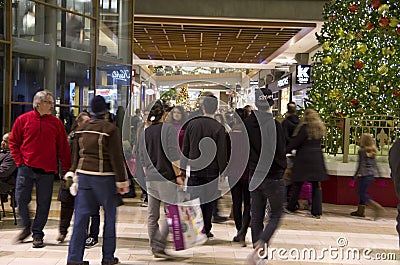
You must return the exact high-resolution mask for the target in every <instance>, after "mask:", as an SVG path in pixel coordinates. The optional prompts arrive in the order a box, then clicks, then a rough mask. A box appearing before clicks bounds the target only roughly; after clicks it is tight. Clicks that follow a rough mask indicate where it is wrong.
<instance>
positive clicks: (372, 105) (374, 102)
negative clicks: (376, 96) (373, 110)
mask: <svg viewBox="0 0 400 265" xmlns="http://www.w3.org/2000/svg"><path fill="white" fill-rule="evenodd" d="M376 104H378V101H376V100H371V103H370V105H371V107H375V106H376Z"/></svg>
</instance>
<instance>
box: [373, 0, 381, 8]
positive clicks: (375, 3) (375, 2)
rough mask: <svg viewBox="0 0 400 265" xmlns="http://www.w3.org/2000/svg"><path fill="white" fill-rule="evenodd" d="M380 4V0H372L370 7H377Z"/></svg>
mask: <svg viewBox="0 0 400 265" xmlns="http://www.w3.org/2000/svg"><path fill="white" fill-rule="evenodd" d="M380 5H381V1H379V0H374V1H372V3H371V7H372V8H373V9H378V8H379V6H380Z"/></svg>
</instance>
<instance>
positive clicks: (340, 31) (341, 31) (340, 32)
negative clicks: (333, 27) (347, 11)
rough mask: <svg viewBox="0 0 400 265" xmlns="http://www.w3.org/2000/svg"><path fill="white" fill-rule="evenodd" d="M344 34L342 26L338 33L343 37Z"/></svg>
mask: <svg viewBox="0 0 400 265" xmlns="http://www.w3.org/2000/svg"><path fill="white" fill-rule="evenodd" d="M343 34H344V31H343V29H342V28H340V29H339V30H338V31H337V35H338V36H339V37H343Z"/></svg>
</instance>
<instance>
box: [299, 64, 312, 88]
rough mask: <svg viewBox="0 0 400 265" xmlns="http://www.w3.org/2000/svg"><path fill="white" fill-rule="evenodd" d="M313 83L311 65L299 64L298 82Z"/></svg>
mask: <svg viewBox="0 0 400 265" xmlns="http://www.w3.org/2000/svg"><path fill="white" fill-rule="evenodd" d="M310 83H311V66H310V65H302V64H299V65H297V66H296V84H310Z"/></svg>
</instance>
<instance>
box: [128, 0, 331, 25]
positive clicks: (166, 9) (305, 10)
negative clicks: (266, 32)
mask: <svg viewBox="0 0 400 265" xmlns="http://www.w3.org/2000/svg"><path fill="white" fill-rule="evenodd" d="M327 2H328V0H252V1H243V0H218V1H215V0H202V1H194V0H168V1H165V0H138V1H136V2H135V15H146V16H163V17H166V16H177V17H212V18H221V17H224V18H229V19H232V18H236V19H237V18H243V19H248V18H251V19H269V20H291V21H323V17H322V11H323V6H324V4H325V3H327ZM221 7H223V8H221Z"/></svg>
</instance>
